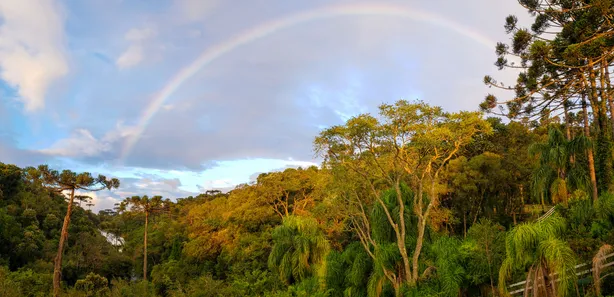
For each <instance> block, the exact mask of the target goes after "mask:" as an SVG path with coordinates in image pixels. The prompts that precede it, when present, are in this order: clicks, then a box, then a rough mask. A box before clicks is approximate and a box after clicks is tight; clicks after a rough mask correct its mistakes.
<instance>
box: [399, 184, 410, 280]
mask: <svg viewBox="0 0 614 297" xmlns="http://www.w3.org/2000/svg"><path fill="white" fill-rule="evenodd" d="M395 190H396V194H397V202H398V203H399V224H400V225H401V230H400V231H401V234H400V235H401V236H400V238H399V239H398V240H397V241H398V243H397V244H398V246H399V251H400V252H401V257H402V258H403V267H404V269H405V280H406V281H407V282H410V281H411V279H412V278H411V275H410V271H411V270H410V268H409V256H407V247H406V246H405V239H406V236H405V201H403V193H402V192H401V185H400V180H397V181H396V184H395Z"/></svg>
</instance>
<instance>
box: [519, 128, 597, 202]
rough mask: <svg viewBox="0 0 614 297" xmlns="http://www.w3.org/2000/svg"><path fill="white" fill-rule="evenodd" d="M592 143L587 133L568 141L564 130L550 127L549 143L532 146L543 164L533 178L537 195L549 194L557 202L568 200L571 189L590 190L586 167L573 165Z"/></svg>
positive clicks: (539, 196) (530, 149) (534, 153)
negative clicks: (576, 158) (577, 157)
mask: <svg viewBox="0 0 614 297" xmlns="http://www.w3.org/2000/svg"><path fill="white" fill-rule="evenodd" d="M590 145H591V144H590V141H589V140H588V139H587V138H586V137H585V136H582V135H581V136H578V137H576V138H574V139H572V140H567V139H566V138H565V136H564V135H563V132H561V130H559V129H558V128H556V127H554V126H551V127H549V129H548V139H547V140H546V142H542V143H534V144H533V145H531V146H530V147H529V152H530V153H531V154H532V155H534V156H536V155H538V156H539V166H538V167H537V169H536V170H535V172H534V173H533V180H532V189H533V194H534V196H536V197H538V198H541V197H543V196H549V197H550V199H551V201H552V202H553V203H560V202H563V203H567V200H568V197H569V193H570V192H571V189H579V190H582V191H584V192H586V193H588V192H589V191H588V189H589V187H590V182H589V178H588V174H587V171H586V169H585V168H583V167H582V166H578V165H579V164H575V165H574V164H572V162H571V160H573V159H575V156H580V155H581V154H582V153H583V152H584V151H585V150H586V149H587V148H588V147H589V146H590ZM543 202H544V201H543V200H542V203H543Z"/></svg>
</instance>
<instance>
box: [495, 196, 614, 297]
mask: <svg viewBox="0 0 614 297" xmlns="http://www.w3.org/2000/svg"><path fill="white" fill-rule="evenodd" d="M553 213H554V207H552V208H550V209H549V210H548V211H547V212H546V213H544V214H543V215H542V216H541V217H539V218H538V219H537V222H541V221H543V220H545V219H546V218H547V217H549V216H551V215H552V214H553ZM612 256H614V253H611V254H608V255H606V256H605V257H604V258H603V260H604V262H605V259H608V258H610V257H612ZM612 260H614V259H612ZM592 264H593V263H592V262H586V263H582V264H578V265H576V266H575V269H576V276H578V277H579V276H584V275H586V274H589V273H591V272H593V268H592V267H591V266H592ZM613 265H614V261H611V262H609V263H607V264H603V265H601V268H602V269H603V268H606V267H610V266H613ZM587 266H588V267H589V268H588V269H585V267H587ZM578 269H581V270H580V271H578ZM582 269H584V270H582ZM556 276H557V274H556V273H553V274H550V275H549V277H550V278H554V277H556ZM559 281H560V279H556V282H559ZM526 283H527V281H526V280H524V281H521V282H517V283H514V284H511V285H509V286H508V287H507V290H508V292H509V294H510V295H512V296H513V295H516V294H520V293H523V292H524V291H525V290H531V289H533V287H532V286H530V285H529V287H528V288H527V286H526ZM523 285H524V287H522V288H520V289H513V288H515V287H520V286H523Z"/></svg>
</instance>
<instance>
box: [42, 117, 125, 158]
mask: <svg viewBox="0 0 614 297" xmlns="http://www.w3.org/2000/svg"><path fill="white" fill-rule="evenodd" d="M134 133H136V129H135V127H126V126H124V125H123V124H122V123H121V122H120V123H118V124H117V125H116V127H115V129H113V130H111V131H109V132H107V133H106V134H105V135H103V136H102V137H101V138H96V137H95V136H94V135H92V133H91V132H90V131H89V130H87V129H77V130H75V131H74V132H73V133H72V135H71V136H70V137H68V138H64V139H60V140H58V141H56V142H55V143H54V144H53V145H51V147H50V148H46V149H42V150H39V152H41V153H44V154H47V155H53V156H61V157H95V156H100V155H101V154H103V153H107V152H111V151H113V149H114V148H116V146H117V144H118V143H120V142H121V141H123V140H124V139H125V138H126V137H128V136H130V135H132V134H134Z"/></svg>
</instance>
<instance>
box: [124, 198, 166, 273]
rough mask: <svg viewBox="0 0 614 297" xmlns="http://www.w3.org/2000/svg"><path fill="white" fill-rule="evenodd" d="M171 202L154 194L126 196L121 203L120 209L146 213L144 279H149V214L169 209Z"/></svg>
mask: <svg viewBox="0 0 614 297" xmlns="http://www.w3.org/2000/svg"><path fill="white" fill-rule="evenodd" d="M169 206H170V204H169V203H168V201H165V200H162V196H153V197H151V198H149V197H148V196H147V195H145V196H142V197H140V196H132V197H130V198H126V199H125V200H124V201H122V202H121V203H120V206H119V209H120V211H125V210H126V209H128V208H130V210H131V211H133V212H138V213H143V214H144V215H145V231H144V233H143V280H145V281H146V280H147V229H148V225H149V216H150V215H152V214H154V213H158V212H162V211H165V210H168V209H169V208H168V207H169Z"/></svg>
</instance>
